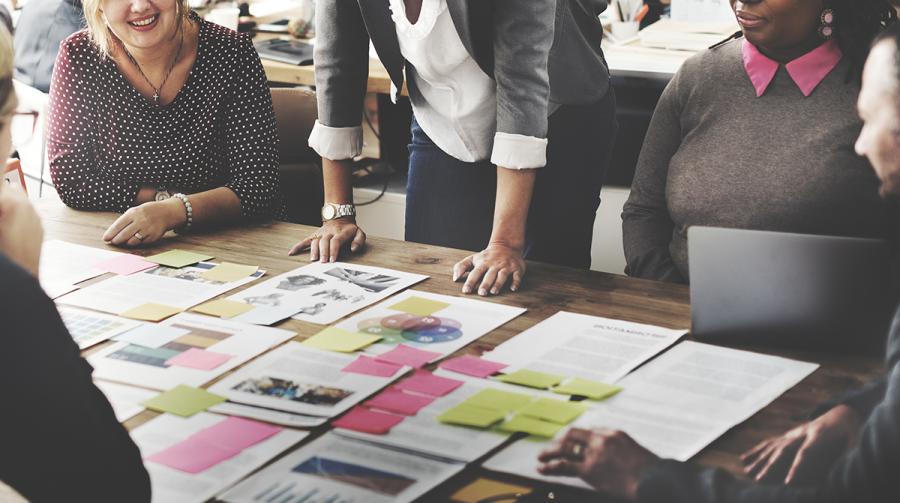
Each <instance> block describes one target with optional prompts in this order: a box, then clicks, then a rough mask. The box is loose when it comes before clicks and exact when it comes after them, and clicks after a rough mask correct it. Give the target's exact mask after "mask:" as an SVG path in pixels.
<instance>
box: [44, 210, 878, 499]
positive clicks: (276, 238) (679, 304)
mask: <svg viewBox="0 0 900 503" xmlns="http://www.w3.org/2000/svg"><path fill="white" fill-rule="evenodd" d="M37 207H38V211H39V213H40V214H41V216H42V218H43V222H44V228H45V235H46V238H47V239H62V240H65V241H69V242H72V243H77V244H82V245H88V246H93V247H98V248H112V247H108V246H107V245H106V244H104V243H103V241H102V240H101V239H100V236H101V235H102V234H103V231H104V230H105V229H106V228H107V227H108V226H109V225H110V224H111V223H112V222H113V221H114V220H115V218H116V216H117V215H115V214H113V213H95V212H83V211H75V210H72V209H69V208H66V207H65V206H63V205H62V203H61V202H59V201H58V200H41V201H39V202H38V204H37ZM312 230H313V228H310V227H305V226H301V225H295V224H289V223H282V222H271V223H260V224H254V225H252V226H247V227H235V228H229V229H220V230H212V231H208V232H198V233H193V234H187V235H181V236H176V235H174V234H170V235H169V237H168V238H166V239H164V240H163V241H161V242H159V243H157V244H156V245H154V246H148V247H143V248H138V249H134V250H129V251H131V252H133V253H136V254H138V255H151V254H154V253H158V252H160V251H164V250H166V249H169V248H175V247H177V248H179V249H185V250H193V251H198V252H204V253H208V254H210V255H214V256H215V261H229V262H235V263H244V264H253V265H259V266H260V267H262V268H265V269H266V270H267V271H268V273H267V277H272V276H274V275H277V274H280V273H283V272H286V271H289V270H291V269H294V268H297V267H300V266H302V265H304V264H306V263H308V255H303V256H297V257H289V256H288V255H287V250H288V249H290V248H291V246H292V245H293V244H294V243H295V242H297V241H298V240H299V239H301V238H302V237H304V236H306V235H307V234H308V233H309V232H311V231H312ZM119 251H123V250H121V249H119ZM466 253H467V252H464V251H461V250H452V249H447V248H440V247H435V246H427V245H421V244H415V243H406V242H401V241H394V240H388V239H380V238H376V237H371V238H370V239H369V242H368V245H367V247H366V249H365V250H364V251H363V252H361V253H359V254H355V255H352V256H350V257H346V258H347V261H348V262H355V263H361V264H366V265H372V266H379V267H387V268H391V269H398V270H401V271H407V272H413V273H419V274H426V275H428V276H430V278H429V279H428V280H426V281H424V282H422V283H420V284H418V285H416V286H415V287H414V288H416V289H420V290H424V291H428V292H434V293H440V294H446V295H461V293H460V289H461V284H459V283H452V282H451V281H450V270H451V267H452V266H453V264H454V263H455V262H456V261H458V260H459V259H461V258H462V257H464V256H465V255H466ZM528 267H529V269H528V275H527V279H526V282H525V283H524V286H523V288H522V289H521V290H520V291H519V292H517V293H515V294H510V293H504V294H502V295H500V296H496V297H492V298H487V299H484V300H487V301H489V302H499V303H503V304H509V305H516V306H521V307H525V308H527V309H528V311H527V313H525V314H524V315H523V316H520V317H518V318H516V319H515V320H513V321H511V322H509V323H507V324H506V325H504V326H502V327H500V328H498V329H497V330H494V331H493V332H491V333H489V334H487V335H486V336H484V337H482V338H481V339H479V340H478V341H476V342H475V343H473V344H471V345H469V346H467V347H466V348H464V349H462V350H460V352H459V353H472V354H480V353H481V352H483V351H485V350H488V349H490V348H493V347H494V346H496V345H497V344H499V343H501V342H503V341H505V340H507V339H509V338H511V337H513V336H514V335H516V334H517V333H519V332H522V331H523V330H525V329H526V328H529V327H531V326H533V325H534V324H536V323H538V322H539V321H542V320H544V319H546V318H548V317H549V316H551V315H553V314H554V313H556V312H557V311H562V310H565V311H572V312H576V313H584V314H590V315H595V316H605V317H610V318H618V319H622V320H628V321H634V322H639V323H648V324H654V325H660V326H665V327H669V328H689V326H690V306H689V292H688V289H687V288H686V287H684V286H680V285H670V284H664V283H657V282H651V281H643V280H637V279H632V278H626V277H623V276H616V275H610V274H604V273H599V272H593V271H581V270H575V269H569V268H564V267H557V266H550V265H545V264H538V263H529V266H528ZM101 279H102V278H101ZM231 293H233V292H231ZM231 293H229V294H228V295H230V294H231ZM278 326H279V327H280V328H286V329H290V330H293V331H295V332H297V336H296V337H295V339H296V340H303V339H305V338H307V337H309V336H310V335H313V334H314V333H316V332H318V331H319V330H321V328H322V327H321V326H320V325H314V324H311V323H305V322H300V321H296V320H289V321H286V322H283V323H282V324H280V325H278ZM101 347H102V346H101ZM743 349H751V350H756V351H759V352H762V353H768V354H776V355H780V356H786V357H790V358H797V359H800V360H805V361H811V362H816V363H819V364H821V368H820V369H819V370H817V371H816V372H815V373H813V374H812V375H811V376H810V377H808V378H807V379H805V380H804V381H803V382H801V383H800V384H799V385H797V386H795V387H794V388H793V389H791V390H789V391H788V392H787V393H786V394H784V395H783V396H782V397H780V398H779V399H777V400H776V401H775V402H774V403H773V404H771V405H770V406H768V407H766V408H765V409H764V410H762V411H761V412H760V413H758V414H756V415H755V416H753V417H752V418H750V419H749V420H748V421H746V422H745V423H743V424H741V425H740V426H738V427H736V428H734V429H733V430H731V431H730V432H728V433H727V434H725V435H724V436H722V437H721V438H719V439H718V440H716V441H715V442H713V443H712V444H711V445H710V446H709V447H707V448H706V449H704V451H703V452H701V453H700V454H699V455H698V456H697V457H696V458H695V461H696V462H699V463H701V464H704V465H707V466H716V467H721V468H724V469H726V470H729V471H732V472H734V473H738V472H739V467H740V464H739V459H738V456H739V454H740V453H741V452H743V451H744V450H745V449H748V448H750V447H751V446H753V445H754V444H755V443H757V442H758V441H760V440H762V439H764V438H766V437H768V436H771V435H776V434H779V433H781V432H783V431H784V430H786V429H788V428H790V427H792V426H794V425H796V424H799V423H800V422H802V421H803V420H804V419H805V417H806V416H807V414H808V413H809V412H810V411H811V410H812V409H813V408H814V407H815V406H816V404H818V403H820V402H822V401H824V400H827V399H829V398H832V397H834V396H836V395H837V394H839V393H841V392H843V391H845V390H847V389H850V388H853V387H855V386H857V385H859V384H861V383H863V382H865V381H867V380H869V379H871V378H873V377H875V376H877V375H878V374H879V372H880V371H881V370H882V361H881V358H880V357H878V356H875V355H868V356H867V355H846V354H840V355H839V354H828V353H819V352H812V351H786V350H779V349H771V348H769V349H766V348H752V347H751V348H743ZM92 351H96V349H93V350H92ZM155 415H156V413H154V412H151V411H145V412H143V413H142V414H140V415H138V416H136V417H135V418H133V419H131V420H130V421H128V422H127V423H126V426H127V427H129V428H134V427H136V426H139V425H140V424H142V423H144V422H146V421H147V420H148V419H150V418H152V417H154V416H155ZM323 431H324V429H323ZM479 464H480V463H475V464H473V465H472V466H470V467H469V468H468V469H467V470H465V471H464V472H463V473H462V474H460V475H458V476H457V477H454V478H453V479H451V480H450V481H448V482H447V483H445V484H443V485H442V486H440V487H439V488H437V489H436V490H435V491H433V492H432V493H430V494H429V496H428V497H427V498H426V499H427V501H443V500H444V499H446V498H447V495H449V494H452V493H453V491H454V490H455V489H458V488H460V487H462V486H463V485H465V484H466V483H468V482H469V481H471V480H472V479H474V478H476V477H478V476H481V475H485V474H487V475H488V476H490V477H492V478H495V479H498V480H507V481H515V482H525V483H526V485H532V486H534V485H536V484H535V483H533V482H529V481H524V480H515V478H514V477H510V476H503V475H499V474H493V473H487V472H486V471H484V470H482V469H480V468H478V466H479ZM540 488H541V489H542V490H544V489H548V488H546V487H543V486H541V487H540ZM584 497H585V496H584V494H580V495H579V494H572V493H571V492H570V491H566V490H562V491H557V501H559V500H560V498H561V499H563V500H565V499H568V498H572V499H573V500H575V501H584ZM601 500H602V499H601V498H600V497H596V498H595V499H592V501H601Z"/></svg>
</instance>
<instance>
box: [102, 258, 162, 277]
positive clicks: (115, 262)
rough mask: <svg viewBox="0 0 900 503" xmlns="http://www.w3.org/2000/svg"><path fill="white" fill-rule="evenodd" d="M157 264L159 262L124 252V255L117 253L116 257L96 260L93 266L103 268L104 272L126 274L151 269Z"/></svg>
mask: <svg viewBox="0 0 900 503" xmlns="http://www.w3.org/2000/svg"><path fill="white" fill-rule="evenodd" d="M158 265H159V264H154V263H153V262H148V261H146V260H144V259H143V258H141V257H138V256H137V255H132V254H130V253H126V254H124V255H119V256H118V257H116V258H111V259H109V260H104V261H102V262H98V263H97V264H96V266H95V267H97V268H98V269H103V270H104V271H106V272H112V273H115V274H119V275H122V276H127V275H129V274H134V273H136V272H141V271H146V270H147V269H152V268H154V267H156V266H158Z"/></svg>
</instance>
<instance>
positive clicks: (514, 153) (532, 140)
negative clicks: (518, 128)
mask: <svg viewBox="0 0 900 503" xmlns="http://www.w3.org/2000/svg"><path fill="white" fill-rule="evenodd" d="M491 163H493V164H495V165H497V166H502V167H504V168H509V169H534V168H542V167H544V166H545V165H546V164H547V139H546V138H537V137H535V136H524V135H520V134H511V133H496V134H495V135H494V151H493V152H492V153H491Z"/></svg>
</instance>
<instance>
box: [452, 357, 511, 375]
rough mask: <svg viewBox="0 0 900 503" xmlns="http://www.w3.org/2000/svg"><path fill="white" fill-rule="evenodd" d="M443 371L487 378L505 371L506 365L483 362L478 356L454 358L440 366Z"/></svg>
mask: <svg viewBox="0 0 900 503" xmlns="http://www.w3.org/2000/svg"><path fill="white" fill-rule="evenodd" d="M438 366H439V367H440V368H442V369H447V370H452V371H453V372H459V373H460V374H466V375H470V376H475V377H482V378H484V377H487V376H490V375H493V374H496V373H497V372H499V371H501V370H503V369H505V368H506V367H507V365H506V364H503V363H497V362H492V361H488V360H482V359H481V358H478V357H477V356H472V355H465V356H460V357H458V358H452V359H450V360H447V361H445V362H442V363H441V364H440V365H438Z"/></svg>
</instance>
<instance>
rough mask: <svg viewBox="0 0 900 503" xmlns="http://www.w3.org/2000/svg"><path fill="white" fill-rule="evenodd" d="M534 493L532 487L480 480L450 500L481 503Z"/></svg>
mask: <svg viewBox="0 0 900 503" xmlns="http://www.w3.org/2000/svg"><path fill="white" fill-rule="evenodd" d="M532 491H533V489H532V488H530V487H525V486H519V485H513V484H507V483H506V482H498V481H496V480H491V479H485V478H479V479H476V480H475V481H473V482H472V483H471V484H469V485H467V486H466V487H463V488H462V489H460V490H459V491H456V492H455V493H453V496H451V497H450V499H451V501H454V502H456V503H481V501H484V500H487V499H489V498H495V497H497V496H501V495H505V494H517V495H522V496H524V495H526V494H531V492H532Z"/></svg>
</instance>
